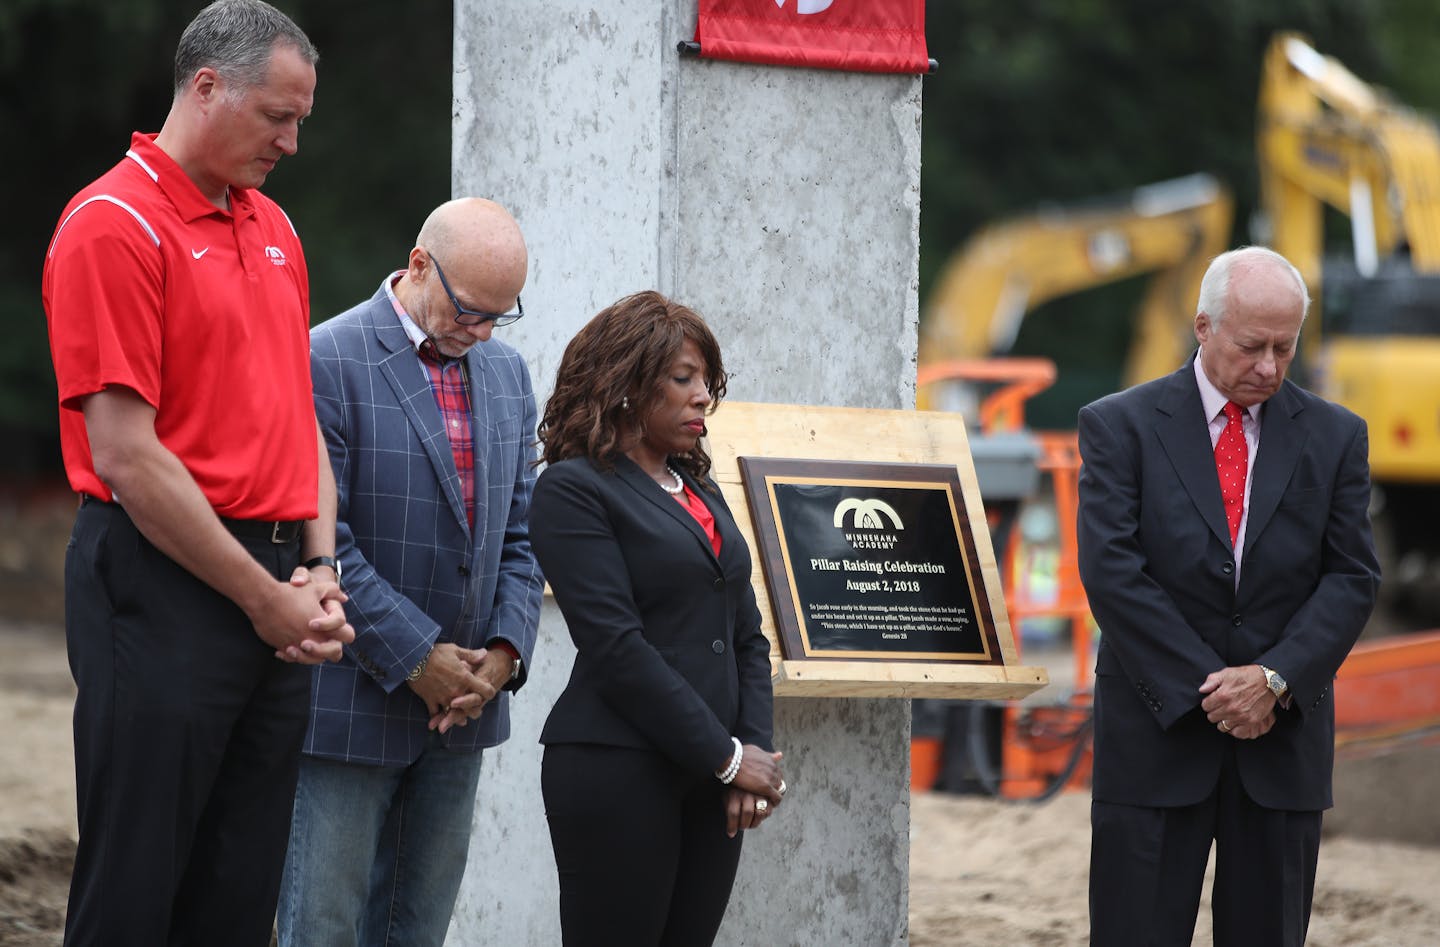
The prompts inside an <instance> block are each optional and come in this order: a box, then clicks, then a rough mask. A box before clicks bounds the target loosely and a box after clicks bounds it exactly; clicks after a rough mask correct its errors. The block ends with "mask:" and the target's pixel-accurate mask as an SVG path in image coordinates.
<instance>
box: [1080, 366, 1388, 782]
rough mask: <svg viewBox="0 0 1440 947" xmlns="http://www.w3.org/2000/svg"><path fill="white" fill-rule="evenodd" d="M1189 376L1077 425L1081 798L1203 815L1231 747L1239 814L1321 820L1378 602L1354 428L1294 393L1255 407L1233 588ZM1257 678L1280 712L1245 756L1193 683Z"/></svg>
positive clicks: (1361, 455)
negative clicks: (1350, 671)
mask: <svg viewBox="0 0 1440 947" xmlns="http://www.w3.org/2000/svg"><path fill="white" fill-rule="evenodd" d="M1204 413H1205V412H1204V409H1203V408H1202V407H1201V402H1200V391H1199V388H1198V386H1197V384H1196V381H1195V374H1194V368H1193V364H1187V365H1186V366H1184V367H1183V368H1181V369H1180V370H1179V371H1177V372H1175V373H1174V374H1172V375H1170V376H1168V377H1165V378H1160V379H1157V380H1155V381H1152V382H1148V383H1146V384H1143V385H1140V386H1138V387H1135V388H1132V389H1130V390H1128V391H1124V392H1120V393H1118V394H1114V395H1111V396H1109V397H1106V398H1102V399H1100V400H1099V401H1096V402H1095V403H1093V404H1091V405H1088V406H1087V407H1085V408H1083V409H1081V411H1080V417H1079V434H1080V452H1081V456H1082V459H1083V462H1084V466H1083V467H1082V469H1081V474H1080V510H1079V543H1080V572H1081V577H1082V579H1083V580H1084V583H1085V589H1086V592H1087V594H1088V596H1089V599H1090V607H1091V610H1092V611H1093V613H1094V615H1095V619H1096V621H1097V623H1098V624H1099V626H1100V630H1101V639H1100V651H1099V656H1098V660H1097V663H1096V668H1095V674H1096V680H1095V767H1094V790H1093V792H1094V798H1095V799H1096V800H1098V801H1102V802H1116V803H1126V804H1130V805H1142V806H1181V805H1189V804H1193V803H1197V802H1199V801H1201V800H1202V799H1203V798H1205V796H1206V795H1207V794H1208V793H1209V792H1210V790H1211V789H1212V788H1213V787H1214V786H1215V784H1216V781H1217V779H1218V778H1219V773H1220V766H1221V761H1222V757H1223V754H1224V752H1225V751H1226V749H1227V747H1228V746H1230V745H1233V749H1234V752H1235V755H1236V765H1237V768H1238V770H1239V775H1240V779H1241V782H1242V784H1243V785H1244V788H1245V790H1246V792H1247V793H1248V795H1249V796H1250V798H1251V799H1253V800H1254V801H1255V802H1257V803H1259V804H1260V805H1262V806H1265V807H1268V808H1274V809H1292V810H1319V809H1325V808H1328V807H1329V806H1330V805H1331V804H1332V803H1331V790H1330V775H1331V768H1332V763H1333V759H1334V746H1335V708H1334V704H1333V700H1332V691H1331V683H1332V681H1333V679H1334V676H1335V672H1336V670H1337V669H1338V668H1339V667H1340V663H1341V662H1342V661H1343V660H1344V659H1345V656H1346V654H1347V653H1348V652H1349V651H1350V648H1351V646H1352V645H1353V644H1354V643H1355V640H1356V638H1357V637H1358V636H1359V634H1360V631H1361V629H1362V628H1363V626H1364V624H1365V622H1366V620H1367V618H1368V617H1369V615H1370V610H1371V607H1372V606H1373V604H1374V601H1375V594H1376V591H1377V588H1378V585H1379V579H1380V573H1379V565H1378V563H1377V562H1376V558H1375V549H1374V544H1373V542H1372V540H1371V535H1370V521H1369V516H1368V513H1367V508H1368V505H1369V501H1370V479H1369V462H1368V443H1369V442H1368V439H1367V433H1366V428H1365V422H1364V421H1363V420H1361V419H1360V418H1359V417H1357V416H1355V415H1354V414H1352V413H1351V412H1349V411H1347V410H1345V409H1344V408H1342V407H1340V406H1338V405H1335V404H1331V403H1330V402H1327V401H1325V400H1323V399H1321V398H1319V397H1316V396H1315V395H1313V394H1311V393H1310V392H1307V391H1305V390H1303V389H1301V388H1299V387H1297V386H1296V385H1294V384H1292V383H1291V382H1288V381H1287V382H1285V383H1284V385H1283V386H1282V387H1281V389H1280V390H1279V391H1278V392H1277V393H1276V394H1275V395H1274V396H1273V397H1271V398H1270V399H1269V400H1268V401H1266V402H1265V403H1264V405H1263V407H1262V413H1261V427H1260V445H1259V448H1258V451H1257V453H1256V456H1255V457H1254V458H1253V459H1252V463H1253V470H1252V474H1251V491H1250V505H1249V510H1248V517H1249V518H1248V520H1247V524H1246V527H1245V548H1244V550H1243V556H1242V559H1241V571H1240V584H1239V588H1238V589H1237V588H1236V587H1235V585H1234V572H1235V561H1234V560H1235V556H1234V554H1233V552H1232V549H1231V544H1230V534H1229V530H1228V527H1227V526H1226V522H1225V512H1224V507H1223V503H1222V501H1221V499H1220V486H1219V479H1218V477H1217V475H1216V472H1215V461H1214V455H1213V453H1212V447H1211V444H1210V437H1209V432H1208V429H1207V419H1206V418H1205V417H1204ZM1246 664H1263V665H1265V666H1267V667H1270V668H1273V669H1274V670H1276V671H1278V672H1280V673H1281V674H1282V675H1284V677H1285V679H1286V681H1287V683H1288V684H1289V685H1290V691H1291V694H1292V695H1293V704H1292V706H1291V708H1290V709H1288V710H1286V709H1282V708H1280V707H1278V706H1277V708H1276V716H1277V722H1276V724H1275V726H1274V728H1273V729H1272V730H1271V731H1270V732H1269V733H1267V734H1265V735H1264V736H1262V737H1260V738H1259V739H1256V740H1240V741H1236V740H1234V738H1232V737H1229V736H1226V735H1224V734H1222V733H1220V732H1219V731H1218V729H1217V728H1216V727H1215V726H1214V725H1213V724H1210V723H1209V722H1208V721H1207V720H1206V718H1205V714H1204V711H1203V710H1201V709H1200V701H1201V699H1202V695H1201V694H1200V693H1199V692H1198V690H1197V689H1198V688H1199V687H1200V684H1201V683H1202V682H1203V681H1204V679H1205V677H1206V675H1208V674H1209V673H1210V672H1212V671H1216V670H1219V669H1220V668H1223V667H1227V666H1239V665H1246Z"/></svg>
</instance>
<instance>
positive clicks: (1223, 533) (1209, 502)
mask: <svg viewBox="0 0 1440 947" xmlns="http://www.w3.org/2000/svg"><path fill="white" fill-rule="evenodd" d="M1194 371H1195V369H1194V368H1193V367H1192V365H1191V363H1190V362H1186V363H1185V367H1184V368H1181V369H1180V370H1179V371H1177V372H1176V373H1175V374H1173V375H1171V376H1170V378H1169V379H1168V380H1167V383H1166V385H1165V390H1164V392H1163V393H1162V395H1161V397H1160V400H1159V401H1157V402H1156V404H1155V410H1156V412H1157V413H1158V415H1159V417H1158V419H1157V421H1156V423H1155V434H1156V436H1157V437H1159V439H1160V446H1161V447H1162V448H1163V449H1164V451H1165V455H1166V456H1167V457H1169V458H1170V463H1171V465H1172V466H1173V467H1174V468H1175V474H1176V476H1177V477H1178V478H1179V480H1180V485H1181V486H1182V487H1183V488H1184V489H1185V492H1186V493H1187V494H1188V495H1189V496H1190V500H1191V502H1193V503H1194V504H1195V508H1196V509H1197V510H1199V511H1200V516H1201V518H1203V519H1204V521H1205V525H1206V526H1209V527H1210V531H1211V532H1212V533H1214V534H1215V536H1216V538H1217V539H1219V540H1220V541H1221V542H1223V543H1225V544H1226V545H1227V546H1228V545H1229V544H1230V527H1229V526H1228V525H1227V524H1226V522H1225V503H1224V501H1223V500H1221V499H1220V479H1219V477H1218V476H1216V474H1215V452H1214V449H1213V448H1212V447H1211V446H1210V434H1209V431H1208V430H1207V429H1206V418H1205V408H1204V406H1203V405H1201V403H1200V387H1199V386H1198V385H1196V384H1195V374H1194Z"/></svg>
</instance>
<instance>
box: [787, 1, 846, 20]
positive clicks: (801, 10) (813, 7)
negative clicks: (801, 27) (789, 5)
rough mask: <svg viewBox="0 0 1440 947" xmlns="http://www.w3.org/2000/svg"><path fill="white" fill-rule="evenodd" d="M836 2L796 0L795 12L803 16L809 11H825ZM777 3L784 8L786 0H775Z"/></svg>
mask: <svg viewBox="0 0 1440 947" xmlns="http://www.w3.org/2000/svg"><path fill="white" fill-rule="evenodd" d="M834 2H835V0H795V12H796V13H798V14H800V15H801V16H804V15H805V14H807V13H824V12H825V11H826V10H828V9H830V4H832V3H834ZM775 5H776V6H777V7H779V8H780V9H782V10H783V9H785V0H775Z"/></svg>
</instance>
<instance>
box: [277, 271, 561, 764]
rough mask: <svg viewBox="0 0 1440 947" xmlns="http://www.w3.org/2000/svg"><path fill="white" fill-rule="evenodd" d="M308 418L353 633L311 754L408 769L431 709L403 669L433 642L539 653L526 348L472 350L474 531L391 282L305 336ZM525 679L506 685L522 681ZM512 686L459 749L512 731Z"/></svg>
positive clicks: (331, 669)
mask: <svg viewBox="0 0 1440 947" xmlns="http://www.w3.org/2000/svg"><path fill="white" fill-rule="evenodd" d="M310 346H311V372H312V374H313V376H314V384H315V413H316V415H317V416H318V417H319V419H320V428H321V430H322V431H323V432H324V435H325V443H326V446H327V447H328V449H329V451H330V461H331V464H332V465H333V466H334V468H335V482H336V487H337V490H338V494H339V516H338V523H337V526H336V550H337V554H338V556H339V558H340V562H341V566H342V567H343V569H344V575H343V578H344V587H345V591H346V593H347V594H348V595H349V596H350V601H349V602H348V603H346V606H345V613H346V615H347V616H348V617H349V619H350V622H351V624H353V625H354V626H355V642H354V644H352V645H349V646H347V647H346V648H345V657H344V659H343V660H342V661H340V662H338V663H336V664H326V665H323V666H321V667H318V668H316V669H315V686H314V692H313V694H312V697H311V708H310V729H309V732H308V733H307V735H306V737H305V752H307V753H310V754H313V755H315V756H319V757H324V758H327V759H334V760H342V761H346V762H357V763H378V764H383V765H391V766H399V765H406V764H408V763H411V762H413V761H414V760H415V759H416V757H417V756H418V755H419V753H420V750H421V748H422V746H423V744H424V740H425V737H426V733H427V729H426V723H427V720H428V717H429V715H428V714H427V712H426V710H425V704H424V702H423V701H422V700H420V698H419V697H418V696H416V695H415V693H414V692H413V691H411V690H410V688H409V687H408V686H406V685H405V683H404V681H405V675H406V674H407V673H408V672H409V671H410V669H411V668H413V667H414V666H415V665H416V664H417V663H418V662H419V661H420V658H421V657H422V656H424V655H425V654H426V653H427V652H428V651H429V650H430V648H431V646H432V645H434V644H435V643H436V642H441V641H452V642H455V643H456V644H459V645H461V646H463V647H466V648H479V647H483V646H484V645H485V643H486V642H487V641H492V640H494V639H496V638H503V639H504V640H506V641H508V642H510V643H511V644H512V645H514V647H515V648H516V650H517V651H519V653H520V656H521V660H522V668H523V667H525V666H528V665H529V663H530V656H531V653H532V651H533V649H534V646H535V631H536V624H537V622H538V620H539V614H540V595H541V592H542V590H543V588H544V579H543V578H542V577H541V575H540V569H539V566H538V565H537V564H536V561H535V557H534V555H533V553H532V552H531V549H530V537H529V532H528V527H527V518H528V515H529V510H530V497H531V493H532V491H533V489H534V483H535V474H534V469H533V468H532V466H531V461H532V460H533V459H534V455H533V450H532V448H531V446H530V445H531V444H532V443H533V438H534V433H535V396H534V393H533V392H532V391H531V387H530V374H529V371H528V370H527V369H526V367H525V362H524V361H523V360H522V359H521V358H520V355H519V354H518V353H517V352H516V351H515V350H514V349H512V348H510V347H509V346H507V345H505V344H504V343H502V342H499V341H497V340H494V339H491V340H490V341H488V342H481V343H478V344H477V345H475V346H474V348H472V349H471V350H470V352H469V354H468V355H466V356H465V361H466V365H467V368H468V371H469V380H470V400H471V404H472V412H473V416H472V431H473V433H474V444H475V529H474V532H473V533H472V532H471V530H470V526H469V524H468V520H467V517H466V513H465V498H464V497H463V496H462V495H461V492H460V489H461V488H460V476H459V474H458V472H457V471H456V469H455V459H454V455H453V454H452V453H451V449H450V441H449V438H448V437H447V436H446V434H445V430H444V428H443V427H442V426H441V420H440V409H439V407H438V406H437V405H436V403H435V396H434V393H433V391H432V389H431V386H430V381H429V378H428V376H427V375H426V372H425V370H424V367H423V366H422V365H421V363H420V360H419V356H418V355H417V354H416V352H415V346H414V345H413V344H411V342H410V339H409V337H407V336H406V334H405V330H404V327H403V326H401V324H400V321H399V318H398V317H397V316H396V314H395V310H394V308H393V307H392V305H391V304H390V301H389V298H388V296H387V295H386V293H385V287H384V286H382V287H381V288H380V290H379V291H378V292H377V293H376V294H375V295H374V296H373V297H371V298H370V299H369V300H368V301H367V302H364V303H362V304H360V305H359V306H356V307H355V308H353V309H350V310H349V311H347V312H344V313H341V314H340V315H338V316H336V317H335V318H334V319H331V320H329V321H328V322H325V323H322V324H321V325H319V326H316V327H315V328H314V329H313V330H311V333H310ZM523 683H524V678H523V676H522V678H521V679H520V681H518V682H516V683H513V684H511V685H508V686H507V690H513V689H515V688H517V687H518V686H519V684H523ZM509 699H510V698H509V694H508V693H504V692H502V693H501V694H500V695H498V696H497V697H496V699H495V700H493V701H491V702H490V704H489V705H488V706H487V707H486V708H485V711H484V713H482V714H481V715H480V717H479V719H477V720H474V721H471V722H470V723H469V724H468V725H466V726H463V727H454V728H451V730H450V731H449V733H448V734H447V735H446V736H445V737H444V740H445V742H446V744H447V745H448V746H450V747H452V748H455V749H472V750H473V749H478V748H480V747H487V746H494V745H496V744H498V743H500V742H502V741H504V740H505V739H506V738H507V737H509V735H510V706H509Z"/></svg>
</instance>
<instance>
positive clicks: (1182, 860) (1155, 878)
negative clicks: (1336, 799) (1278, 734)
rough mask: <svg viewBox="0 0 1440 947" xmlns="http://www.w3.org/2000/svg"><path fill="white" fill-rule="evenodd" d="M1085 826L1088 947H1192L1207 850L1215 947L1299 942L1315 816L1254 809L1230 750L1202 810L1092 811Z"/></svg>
mask: <svg viewBox="0 0 1440 947" xmlns="http://www.w3.org/2000/svg"><path fill="white" fill-rule="evenodd" d="M1090 822H1091V842H1090V943H1091V944H1092V945H1094V947H1189V945H1190V943H1191V939H1192V937H1193V934H1194V930H1195V918H1196V914H1197V913H1198V911H1199V907H1200V894H1201V890H1202V888H1203V887H1204V882H1205V866H1206V862H1207V861H1208V860H1209V855H1210V846H1211V843H1212V842H1213V843H1214V845H1215V883H1214V886H1213V888H1212V890H1211V897H1210V901H1211V916H1212V919H1213V921H1214V928H1213V929H1214V935H1213V938H1214V943H1215V944H1216V947H1302V945H1303V944H1304V943H1305V932H1306V929H1307V928H1308V927H1309V924H1310V906H1311V899H1312V896H1313V894H1314V891H1315V867H1316V863H1317V861H1318V859H1319V853H1320V823H1321V813H1319V812H1308V811H1292V810H1286V809H1266V808H1264V807H1262V806H1259V805H1256V804H1255V803H1254V802H1253V801H1251V799H1250V797H1249V796H1247V795H1246V794H1245V788H1244V786H1243V784H1242V783H1241V780H1240V774H1239V772H1238V770H1237V769H1236V767H1235V753H1234V750H1233V748H1231V749H1229V750H1228V751H1227V753H1226V755H1225V761H1224V763H1223V765H1222V767H1221V771H1220V779H1219V781H1218V783H1217V784H1216V786H1215V789H1214V790H1213V791H1212V792H1211V794H1210V796H1209V797H1208V798H1206V799H1205V800H1204V801H1202V802H1200V803H1198V804H1196V805H1193V806H1177V807H1173V808H1148V807H1145V806H1127V805H1120V804H1116V803H1106V802H1093V803H1091V810H1090Z"/></svg>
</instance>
